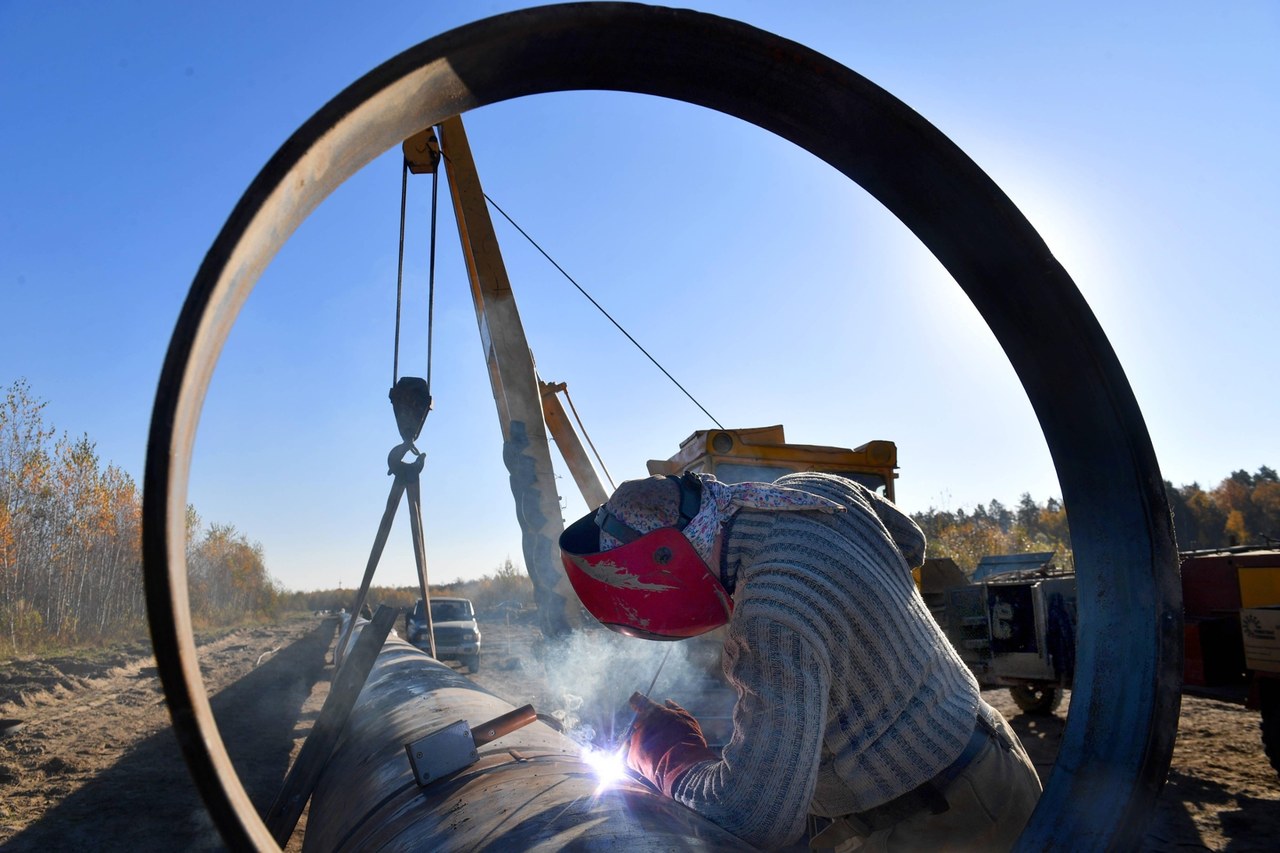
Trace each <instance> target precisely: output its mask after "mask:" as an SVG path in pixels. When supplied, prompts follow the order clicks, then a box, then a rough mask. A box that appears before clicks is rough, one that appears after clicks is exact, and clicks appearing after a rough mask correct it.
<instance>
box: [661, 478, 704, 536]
mask: <svg viewBox="0 0 1280 853" xmlns="http://www.w3.org/2000/svg"><path fill="white" fill-rule="evenodd" d="M667 479H668V480H674V481H675V484H676V487H677V488H678V489H680V520H679V521H678V522H676V530H684V529H685V528H686V527H688V526H689V522H691V521H693V518H694V516H696V515H697V514H698V510H700V509H701V508H702V481H701V480H699V479H698V475H697V474H695V473H693V472H692V471H686V472H685V474H684V476H683V477H677V476H676V475H675V474H668V475H667Z"/></svg>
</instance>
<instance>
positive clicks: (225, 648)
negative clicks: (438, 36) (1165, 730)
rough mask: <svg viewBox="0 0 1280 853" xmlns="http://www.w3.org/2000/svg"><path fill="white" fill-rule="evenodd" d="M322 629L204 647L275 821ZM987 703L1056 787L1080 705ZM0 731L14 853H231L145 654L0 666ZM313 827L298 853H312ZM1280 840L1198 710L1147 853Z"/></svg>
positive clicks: (528, 645)
mask: <svg viewBox="0 0 1280 853" xmlns="http://www.w3.org/2000/svg"><path fill="white" fill-rule="evenodd" d="M320 625H321V620H320V619H318V618H313V617H310V616H307V617H299V618H294V619H290V620H285V621H282V622H281V623H279V624H276V625H273V626H270V627H262V628H244V629H239V630H235V631H232V632H230V633H225V634H223V635H221V636H211V637H207V638H202V645H201V671H202V673H203V676H204V679H205V683H206V686H207V688H208V691H209V695H210V698H211V703H212V706H213V709H214V713H215V715H216V717H217V719H218V723H219V731H220V734H221V737H222V739H223V741H224V742H225V743H226V745H227V749H228V752H229V753H230V755H231V757H232V760H233V762H234V763H235V766H236V768H237V771H238V773H239V775H240V778H241V781H242V783H243V785H244V787H245V789H246V790H247V792H248V794H249V796H250V798H251V799H252V800H253V802H254V803H255V805H257V807H258V808H259V810H260V811H265V809H266V807H267V806H268V805H269V804H270V802H271V800H272V798H273V797H274V796H275V793H276V791H277V790H278V789H279V787H280V784H281V781H282V779H283V778H284V775H285V773H286V772H287V770H288V767H289V764H290V762H291V760H292V759H293V757H295V756H296V754H297V750H298V748H299V747H300V746H301V744H302V741H303V739H304V738H305V737H306V735H307V733H308V732H309V730H310V728H311V726H312V725H313V723H314V721H315V719H316V716H317V715H318V713H319V711H320V708H321V705H322V704H323V702H324V698H325V696H326V695H327V693H328V687H329V678H330V674H331V672H332V666H331V663H330V661H331V648H330V647H331V641H332V636H333V635H332V630H331V629H330V630H329V631H325V630H322V629H321V628H320ZM482 629H483V631H484V637H485V645H486V654H485V659H484V663H483V665H482V667H481V670H482V671H481V672H479V673H477V674H475V676H473V677H474V678H475V680H476V681H478V682H479V683H480V684H481V685H482V686H483V687H485V688H486V689H488V690H490V691H492V692H494V693H496V694H498V695H499V696H502V697H503V698H505V699H507V700H509V701H510V702H512V703H513V704H523V703H524V702H533V703H534V704H535V707H538V708H539V710H549V709H550V708H551V707H552V706H554V705H555V703H556V701H557V700H556V697H554V696H550V695H549V692H548V687H547V679H546V677H545V672H543V671H542V664H541V663H540V662H539V660H538V658H537V657H536V656H535V655H533V654H531V652H530V650H531V649H532V648H535V647H536V645H537V641H538V634H537V632H536V629H535V628H534V627H532V626H531V625H529V624H524V623H516V624H509V623H507V622H506V621H492V622H483V621H482ZM985 696H986V698H987V701H989V702H991V703H992V704H993V705H995V706H996V707H998V708H999V709H1000V710H1001V711H1002V712H1004V713H1005V715H1006V716H1007V717H1009V718H1010V720H1011V722H1012V724H1013V726H1014V728H1015V729H1016V730H1017V731H1018V734H1019V735H1020V736H1021V738H1022V740H1023V743H1024V744H1025V745H1026V747H1027V749H1028V751H1029V753H1030V754H1031V756H1032V758H1033V760H1034V761H1035V763H1036V765H1037V767H1038V768H1039V770H1040V773H1041V776H1042V777H1044V778H1047V777H1048V776H1049V774H1050V773H1051V771H1052V768H1053V762H1054V759H1055V756H1056V754H1057V749H1058V744H1059V740H1060V738H1061V736H1062V732H1063V728H1064V726H1065V722H1066V712H1067V708H1068V705H1069V697H1068V701H1067V702H1064V703H1063V705H1062V707H1061V708H1060V709H1059V710H1058V713H1057V714H1056V715H1055V716H1052V717H1030V716H1027V715H1023V714H1020V713H1019V712H1018V711H1017V708H1016V706H1015V705H1014V704H1013V703H1012V701H1011V700H1010V699H1009V697H1008V694H1007V692H1005V691H1003V690H992V691H987V692H986V693H985ZM662 698H666V697H662ZM672 698H676V699H677V700H678V699H679V698H680V697H672ZM0 719H4V720H7V721H14V720H20V721H21V725H20V726H17V727H16V728H14V727H12V726H11V727H10V729H9V730H8V732H7V733H6V734H0V850H4V851H37V850H39V851H47V850H69V849H80V850H108V851H115V850H119V851H124V850H129V851H138V850H147V851H149V850H166V851H167V850H216V849H221V847H222V844H221V841H220V839H219V837H218V835H217V832H216V831H215V829H214V827H213V825H212V823H211V822H210V820H209V818H208V816H207V814H206V812H205V810H204V808H203V806H202V804H201V802H200V799H199V796H198V795H197V793H196V789H195V786H194V784H193V782H192V780H191V778H190V776H189V775H188V773H187V770H186V766H185V765H184V763H183V761H182V757H181V755H180V754H179V751H178V745H177V741H176V740H175V738H174V735H173V732H172V730H171V729H170V726H169V715H168V710H167V708H166V707H165V704H164V694H163V692H162V690H161V688H160V683H159V681H158V680H157V677H156V668H155V661H154V659H153V658H151V656H150V655H149V653H148V649H147V648H146V647H145V646H143V645H135V646H132V647H124V648H120V649H117V650H113V651H112V652H111V653H109V654H105V655H95V656H93V657H92V658H85V657H82V656H77V657H53V658H44V659H30V660H18V661H12V662H9V663H6V664H3V665H0ZM1134 736H1135V737H1138V736H1140V735H1139V733H1137V732H1135V733H1134ZM305 820H306V816H305V814H304V816H303V820H302V823H300V825H299V827H298V830H297V832H295V834H294V837H293V839H292V840H291V842H290V844H289V847H288V849H289V850H299V849H301V838H302V834H303V832H304V831H305ZM1277 838H1280V781H1278V780H1277V776H1276V773H1275V772H1274V771H1273V770H1272V768H1271V767H1270V765H1269V764H1268V763H1267V760H1266V758H1265V757H1264V755H1263V753H1262V748H1261V743H1260V740H1259V732H1258V714H1257V712H1256V711H1249V710H1246V709H1244V708H1243V707H1240V706H1238V705H1233V704H1228V703H1224V702H1218V701H1214V700H1211V699H1201V698H1195V697H1184V698H1183V702H1182V714H1181V722H1180V726H1179V731H1178V739H1177V746H1176V748H1175V750H1174V755H1173V764H1172V767H1171V769H1170V772H1169V778H1168V782H1167V784H1166V785H1165V787H1164V790H1163V792H1162V793H1161V795H1160V799H1159V802H1158V805H1157V808H1156V810H1155V813H1154V814H1153V816H1152V820H1151V822H1150V824H1149V826H1148V828H1147V831H1146V835H1145V838H1144V841H1143V849H1145V850H1160V851H1172V850H1179V851H1185V850H1197V849H1207V850H1232V851H1250V850H1259V851H1261V850H1274V849H1276V839H1277Z"/></svg>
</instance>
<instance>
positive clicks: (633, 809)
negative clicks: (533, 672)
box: [302, 620, 750, 853]
mask: <svg viewBox="0 0 1280 853" xmlns="http://www.w3.org/2000/svg"><path fill="white" fill-rule="evenodd" d="M360 621H363V620H360ZM360 627H361V626H360V624H359V622H357V626H356V628H355V630H356V631H357V632H358V631H359V630H360ZM513 707H514V706H512V705H510V704H509V703H507V702H505V701H503V700H502V699H500V698H498V697H497V696H494V695H493V694H491V693H489V692H487V691H486V690H484V689H482V688H480V687H479V686H477V685H476V684H474V683H473V682H472V681H470V680H469V679H467V678H465V677H463V676H461V675H458V674H457V673H455V672H454V671H453V670H452V669H450V668H449V667H448V666H445V665H444V664H441V663H439V662H438V661H435V660H433V659H432V658H430V657H429V656H428V655H426V654H424V653H423V652H421V651H419V650H418V649H416V648H414V647H413V646H411V645H409V644H408V643H406V642H405V641H404V640H402V639H400V638H399V637H394V636H393V637H391V638H389V639H388V640H387V642H386V644H385V645H384V646H383V648H382V652H381V653H380V654H379V655H378V659H377V661H376V662H375V663H374V667H373V670H372V671H371V672H370V673H369V680H368V681H367V682H366V683H365V686H364V689H363V690H362V691H361V693H360V696H359V698H358V699H357V700H356V705H355V707H354V708H353V709H352V712H351V717H350V719H349V721H348V723H347V727H346V729H345V731H344V732H343V735H342V739H341V740H340V741H339V743H338V746H337V747H336V748H335V749H334V752H333V755H332V757H331V758H330V759H329V763H328V764H327V765H326V766H325V770H324V774H323V775H322V776H321V778H320V781H319V784H318V785H317V786H316V790H315V792H314V793H313V794H312V797H311V807H310V811H309V813H308V818H307V826H306V835H305V837H304V839H303V845H302V849H303V851H304V853H313V851H322V853H330V851H332V852H333V853H337V851H344V850H349V851H354V850H441V851H447V850H483V849H486V848H492V849H501V850H560V849H563V848H566V847H572V848H573V849H575V850H615V849H621V850H747V849H750V848H749V846H748V845H746V844H744V843H743V841H742V840H741V839H739V838H737V837H735V836H733V835H731V834H730V833H728V832H726V831H725V830H723V829H721V828H720V827H718V826H716V825H715V824H714V823H712V822H711V821H709V820H707V819H706V818H704V817H702V816H701V815H699V814H698V813H697V812H694V811H692V810H691V809H688V808H686V807H684V806H682V805H680V804H679V803H677V802H675V801H674V800H672V799H670V798H668V797H664V796H662V795H660V794H658V793H656V792H654V791H651V790H650V789H648V788H646V787H644V786H642V785H640V784H639V783H636V782H631V781H627V780H624V781H622V782H619V783H616V784H614V785H613V786H611V787H610V788H609V789H608V790H606V791H604V792H603V793H601V794H600V795H598V796H597V795H596V789H597V780H596V777H595V775H594V773H593V772H592V771H591V769H590V768H589V767H588V766H587V765H586V764H585V763H584V762H583V761H582V760H581V758H580V751H579V747H578V745H577V744H575V743H574V742H573V741H572V740H570V739H569V738H566V737H564V736H563V735H561V734H559V733H558V732H556V731H555V730H554V729H552V728H551V727H550V726H548V725H546V724H545V723H533V724H531V725H529V726H526V727H524V728H521V729H519V730H517V731H514V732H511V733H509V734H507V735H505V736H503V737H501V738H498V739H497V740H495V741H493V742H492V743H489V744H486V745H485V746H482V747H480V748H479V755H480V757H479V760H477V762H476V763H475V764H473V765H471V766H470V767H467V768H464V769H463V770H460V771H458V772H457V773H455V774H453V775H452V776H449V777H446V778H443V779H441V780H440V781H438V782H435V783H433V784H431V785H428V786H426V787H420V786H419V785H418V784H417V782H416V781H415V780H414V777H413V771H412V769H411V768H410V766H409V761H408V758H407V757H406V756H405V751H404V746H405V744H407V743H411V742H413V741H416V740H418V739H420V738H422V737H424V736H426V735H428V734H430V733H431V732H433V731H436V730H437V729H440V728H442V727H444V726H447V725H449V724H450V723H453V722H455V721H457V720H459V719H462V720H466V721H467V722H468V723H470V724H473V725H478V724H479V723H481V722H483V721H484V720H488V719H491V718H493V717H496V716H498V715H499V714H503V713H505V712H507V711H510V710H512V708H513ZM513 750H514V753H513Z"/></svg>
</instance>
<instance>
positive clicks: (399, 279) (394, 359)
mask: <svg viewBox="0 0 1280 853" xmlns="http://www.w3.org/2000/svg"><path fill="white" fill-rule="evenodd" d="M408 195H409V158H408V157H406V158H405V159H404V162H403V165H402V166H401V168H400V253H399V256H398V258H397V261H396V334H395V346H394V349H393V350H392V354H391V387H392V388H394V387H395V385H396V383H397V382H399V381H400V304H401V302H402V300H403V296H404V218H405V216H404V211H405V200H406V198H407V197H408ZM432 233H433V235H434V220H433V229H432Z"/></svg>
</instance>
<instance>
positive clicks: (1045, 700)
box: [1009, 684, 1062, 717]
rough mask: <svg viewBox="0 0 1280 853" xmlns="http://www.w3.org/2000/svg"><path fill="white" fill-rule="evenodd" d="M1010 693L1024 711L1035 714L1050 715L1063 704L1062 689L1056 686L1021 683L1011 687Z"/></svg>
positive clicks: (1040, 715) (1039, 715)
mask: <svg viewBox="0 0 1280 853" xmlns="http://www.w3.org/2000/svg"><path fill="white" fill-rule="evenodd" d="M1009 695H1010V696H1012V697H1013V701H1014V702H1016V703H1017V705H1018V707H1019V708H1021V709H1022V713H1024V714H1035V715H1036V716H1038V717H1047V716H1049V715H1050V714H1052V713H1053V712H1054V711H1056V710H1058V706H1059V705H1060V704H1062V691H1061V690H1059V689H1058V688H1056V687H1038V686H1036V685H1034V684H1019V685H1018V686H1016V687H1010V688H1009Z"/></svg>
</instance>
